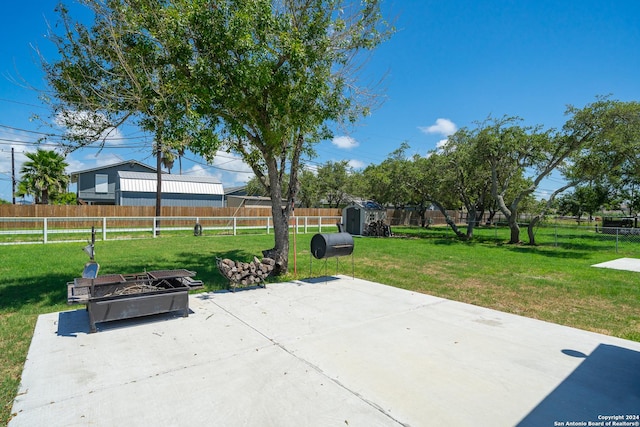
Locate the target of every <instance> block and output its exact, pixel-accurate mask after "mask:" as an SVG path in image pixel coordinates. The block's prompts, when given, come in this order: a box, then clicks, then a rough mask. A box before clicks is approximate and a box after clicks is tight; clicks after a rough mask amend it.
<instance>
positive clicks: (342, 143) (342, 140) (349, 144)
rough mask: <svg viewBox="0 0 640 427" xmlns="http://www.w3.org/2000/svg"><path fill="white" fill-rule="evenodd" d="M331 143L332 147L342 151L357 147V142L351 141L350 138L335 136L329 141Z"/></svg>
mask: <svg viewBox="0 0 640 427" xmlns="http://www.w3.org/2000/svg"><path fill="white" fill-rule="evenodd" d="M331 143H332V144H333V145H335V146H336V147H338V148H341V149H344V150H350V149H352V148H355V147H357V146H358V145H359V144H358V141H356V140H355V139H353V138H352V137H350V136H346V135H343V136H336V137H334V138H333V139H332V140H331Z"/></svg>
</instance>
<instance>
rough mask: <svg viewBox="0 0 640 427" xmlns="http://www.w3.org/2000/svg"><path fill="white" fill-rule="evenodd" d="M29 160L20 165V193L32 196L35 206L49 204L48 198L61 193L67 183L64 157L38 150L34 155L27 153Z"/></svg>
mask: <svg viewBox="0 0 640 427" xmlns="http://www.w3.org/2000/svg"><path fill="white" fill-rule="evenodd" d="M26 156H27V157H28V158H29V160H27V161H26V162H24V163H23V164H22V169H21V170H20V173H21V174H22V180H21V182H20V187H19V188H20V192H21V193H22V194H23V195H32V196H33V197H34V199H35V202H36V204H43V205H48V204H49V196H50V195H52V194H56V193H63V192H64V191H65V189H66V187H67V184H68V183H69V176H68V175H67V174H66V173H65V171H64V170H65V168H66V167H67V166H68V164H67V162H65V160H64V157H63V156H61V155H60V154H58V153H56V152H55V151H48V150H43V149H40V148H39V149H38V150H37V151H36V152H35V153H27V154H26Z"/></svg>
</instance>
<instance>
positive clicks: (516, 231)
mask: <svg viewBox="0 0 640 427" xmlns="http://www.w3.org/2000/svg"><path fill="white" fill-rule="evenodd" d="M509 228H510V229H511V239H509V243H511V244H518V243H521V242H520V226H519V225H518V220H517V219H516V215H513V214H511V215H510V216H509Z"/></svg>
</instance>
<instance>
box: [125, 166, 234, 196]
mask: <svg viewBox="0 0 640 427" xmlns="http://www.w3.org/2000/svg"><path fill="white" fill-rule="evenodd" d="M118 178H119V180H120V190H121V191H135V192H139V193H155V192H156V185H157V184H156V174H155V173H144V172H125V171H119V172H118ZM162 192H163V193H178V194H213V195H224V189H223V188H222V184H221V183H220V181H219V180H218V179H216V178H213V177H210V176H190V175H171V174H162Z"/></svg>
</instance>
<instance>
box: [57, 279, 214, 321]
mask: <svg viewBox="0 0 640 427" xmlns="http://www.w3.org/2000/svg"><path fill="white" fill-rule="evenodd" d="M195 275H196V273H195V272H193V271H189V270H184V269H179V270H159V271H148V272H145V273H137V274H108V275H103V276H97V277H95V278H85V277H82V278H77V279H74V281H73V282H69V283H67V304H86V306H87V311H88V312H89V325H90V328H91V332H95V331H96V323H99V322H108V321H111V320H121V319H128V318H133V317H140V316H148V315H152V314H159V313H167V312H171V311H182V312H183V316H184V317H187V316H189V291H190V290H193V289H202V281H201V280H194V279H192V277H193V276H195Z"/></svg>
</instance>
